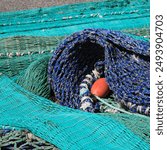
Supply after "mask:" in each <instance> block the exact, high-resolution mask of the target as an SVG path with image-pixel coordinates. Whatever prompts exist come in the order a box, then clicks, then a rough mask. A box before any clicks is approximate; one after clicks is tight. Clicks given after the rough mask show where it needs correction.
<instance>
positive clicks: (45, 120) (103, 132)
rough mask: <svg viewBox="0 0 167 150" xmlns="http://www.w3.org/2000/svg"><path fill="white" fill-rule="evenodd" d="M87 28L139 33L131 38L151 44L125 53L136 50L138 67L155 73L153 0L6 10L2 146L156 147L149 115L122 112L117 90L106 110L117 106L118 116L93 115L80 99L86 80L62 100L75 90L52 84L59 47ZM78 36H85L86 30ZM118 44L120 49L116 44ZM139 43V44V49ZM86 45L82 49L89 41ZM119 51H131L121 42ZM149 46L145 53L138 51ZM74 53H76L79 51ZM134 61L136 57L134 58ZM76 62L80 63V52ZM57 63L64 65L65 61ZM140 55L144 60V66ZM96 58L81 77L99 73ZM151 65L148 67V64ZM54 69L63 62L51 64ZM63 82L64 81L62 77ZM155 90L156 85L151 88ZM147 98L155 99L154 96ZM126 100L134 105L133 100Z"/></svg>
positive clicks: (2, 21) (1, 55) (0, 78)
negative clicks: (151, 57) (152, 60)
mask: <svg viewBox="0 0 167 150" xmlns="http://www.w3.org/2000/svg"><path fill="white" fill-rule="evenodd" d="M71 10H72V11H71ZM74 12H75V13H74ZM6 18H8V20H7V19H6ZM127 18H128V19H127ZM85 28H106V29H114V30H121V31H123V32H124V33H131V35H127V34H123V35H125V36H126V37H129V39H131V40H132V41H138V42H139V43H140V42H141V43H144V45H147V46H145V48H144V47H143V48H141V47H140V48H139V47H138V46H137V48H139V49H136V50H135V56H134V55H133V54H132V53H131V52H130V51H132V50H131V49H126V48H125V55H126V53H127V50H128V52H130V53H128V56H132V58H133V59H132V60H133V61H134V62H135V64H137V66H146V68H147V69H148V70H147V69H146V72H145V74H146V76H147V73H148V71H149V68H148V64H149V59H147V57H148V56H149V53H147V52H148V51H149V49H148V48H149V46H148V40H147V39H146V38H148V37H149V2H148V1H147V0H144V1H136V0H132V1H117V0H116V1H114V2H112V1H101V2H91V3H83V4H72V5H66V6H59V7H51V8H40V9H34V10H26V11H19V12H8V13H0V29H1V30H0V33H1V34H0V38H1V39H0V94H1V96H0V148H1V149H64V150H66V149H75V150H76V149H116V150H118V149H120V150H121V149H124V150H130V149H135V150H140V149H141V150H144V149H145V150H148V149H149V143H150V128H149V124H150V123H149V117H147V116H144V115H139V114H136V113H131V110H130V111H129V109H127V110H126V111H125V110H124V111H122V110H123V109H122V108H120V106H119V105H117V103H118V102H119V99H117V98H118V97H117V96H116V95H117V94H116V95H113V97H110V98H109V99H104V100H103V99H101V101H99V102H98V103H99V105H100V106H101V107H100V112H110V111H108V110H110V106H111V105H112V106H113V105H114V106H115V107H114V108H116V109H117V110H118V111H117V112H116V113H89V112H84V111H82V110H77V109H78V108H79V105H78V107H77V103H76V102H77V100H80V98H79V99H77V97H78V91H79V90H80V89H79V88H78V87H79V86H78V85H77V86H76V88H74V89H72V93H67V94H68V96H69V99H67V98H63V97H60V96H59V95H58V94H59V93H58V91H57V90H60V91H61V92H60V93H61V94H62V93H63V92H62V91H63V90H65V91H64V93H65V92H66V89H69V88H70V87H67V88H66V89H65V88H62V87H63V86H65V85H62V86H60V84H59V85H57V84H56V83H55V81H56V80H54V84H49V83H48V78H50V79H51V76H50V75H51V74H50V73H49V76H48V62H51V60H54V56H57V55H55V53H58V51H59V52H60V50H59V48H60V47H61V46H62V45H63V41H64V39H65V41H66V40H68V39H69V37H73V36H69V34H72V33H74V32H76V31H80V30H83V29H85ZM86 31H88V30H86ZM77 33H78V34H77V35H79V33H83V32H77ZM132 34H133V35H132ZM135 35H137V36H140V37H136V36H135ZM46 36H47V37H46ZM66 37H67V38H66ZM97 37H98V36H95V38H93V39H97ZM116 37H119V36H118V35H116ZM77 38H78V37H77ZM104 38H105V36H104ZM73 41H74V39H72V40H71V42H70V41H69V42H67V45H68V46H69V45H70V44H69V43H73ZM92 41H93V40H92ZM125 41H128V40H125ZM93 42H94V41H93ZM138 42H137V43H138ZM95 43H96V42H95ZM132 43H133V42H132ZM128 44H129V43H128ZM128 44H126V46H128ZM112 45H114V47H116V46H118V44H114V43H112ZM132 45H133V44H132ZM137 45H138V44H137ZM135 46H136V45H135V44H134V45H133V47H135ZM55 47H56V49H57V50H58V51H57V52H56V51H55ZM74 47H75V46H74V45H72V46H69V47H68V48H67V49H68V50H70V49H71V48H72V49H74ZM79 47H80V46H79ZM81 47H82V48H81V49H79V50H80V51H82V49H83V47H85V45H84V44H83V45H82V46H81ZM123 47H124V46H123ZM105 49H106V48H104V47H103V46H100V50H102V51H101V52H99V53H100V54H102V55H100V57H101V56H102V58H104V57H103V56H104V51H105ZM118 49H119V50H120V51H121V53H120V54H122V50H123V49H124V48H122V47H120V46H119V47H117V50H118ZM141 49H144V50H145V51H143V52H142V53H140V54H138V53H139V51H140V50H141ZM68 50H67V51H66V52H67V53H68V52H69V51H68ZM92 50H93V52H94V51H95V50H94V49H92ZM54 51H55V52H54ZM106 51H107V50H106ZM53 52H54V53H53ZM73 52H74V53H73V54H74V55H73V56H76V55H77V54H76V53H75V51H73ZM60 53H61V52H60ZM146 53H147V54H146ZM61 54H63V53H61ZM68 54H69V53H68ZM145 54H146V55H145ZM136 55H137V57H136ZM144 55H145V56H146V57H145V56H144ZM69 58H72V57H70V56H69ZM95 58H97V55H95ZM129 58H131V57H127V59H129ZM145 58H146V59H145ZM76 59H77V60H79V58H77V57H76ZM55 60H56V62H58V61H57V59H55ZM65 60H68V59H67V58H65ZM69 60H70V59H69ZM100 60H101V58H100ZM102 60H104V59H102ZM138 60H139V62H142V63H138V62H137V61H138ZM92 61H93V62H92V65H91V68H89V69H88V70H87V69H85V70H84V71H85V72H84V74H83V76H82V77H81V78H80V80H79V82H80V81H82V79H83V78H84V77H85V75H87V74H89V73H90V72H91V71H92V69H93V67H94V62H95V61H94V60H92ZM130 61H131V60H130ZM66 62H68V61H66ZM136 62H137V63H136ZM143 62H144V64H146V65H143ZM145 62H147V63H145ZM117 64H118V63H117ZM59 65H60V64H59ZM59 65H58V66H59ZM49 66H50V67H51V66H52V67H54V66H55V65H53V64H52V65H51V63H50V65H49ZM81 68H82V67H81ZM83 68H85V67H83ZM52 69H53V68H52ZM76 71H77V70H76ZM82 73H83V72H82ZM58 74H59V73H58ZM106 75H108V74H106ZM136 76H137V75H136ZM52 77H53V76H52ZM58 79H61V76H59V78H58ZM63 79H64V78H62V79H61V80H59V83H61V82H63V81H62V80H63ZM52 80H53V79H52ZM111 80H112V79H111ZM50 81H51V80H50ZM57 81H58V80H57ZM147 81H149V79H147ZM79 82H78V84H79ZM50 83H51V82H50ZM111 83H112V82H111ZM145 83H146V82H145ZM50 85H51V87H50ZM53 85H56V86H53ZM58 87H59V88H58ZM110 87H112V86H110ZM148 87H149V83H148V84H146V86H145V88H146V89H147V88H148ZM148 90H149V89H148ZM113 91H114V90H113ZM115 91H116V90H115ZM146 92H147V90H146ZM117 93H119V92H117ZM142 93H143V92H142ZM73 94H75V96H74V97H73ZM62 95H63V94H62ZM57 96H58V97H57ZM118 96H119V94H118ZM140 96H141V95H140ZM147 96H148V97H149V95H147V93H146V97H147ZM57 100H58V101H57ZM59 100H61V102H62V103H60V101H59ZM66 100H67V101H66ZM124 100H125V99H124ZM65 101H66V102H67V103H66V104H65V103H64V102H65ZM139 101H140V100H139ZM104 102H105V103H104ZM125 102H127V103H128V102H129V100H128V101H125ZM132 102H133V101H132ZM69 104H71V105H69ZM78 104H79V103H78ZM106 104H107V105H106ZM140 104H149V100H148V99H147V100H146V101H144V102H142V101H140ZM61 105H65V106H61ZM66 106H69V107H72V108H69V107H66ZM147 106H148V105H147ZM73 108H75V109H73ZM76 108H77V109H76ZM93 108H94V107H93ZM103 109H104V110H103ZM143 112H144V111H143Z"/></svg>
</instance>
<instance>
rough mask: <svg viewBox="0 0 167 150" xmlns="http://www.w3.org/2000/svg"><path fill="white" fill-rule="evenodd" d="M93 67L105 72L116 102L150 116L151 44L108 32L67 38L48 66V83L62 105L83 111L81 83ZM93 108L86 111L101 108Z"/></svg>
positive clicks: (100, 30)
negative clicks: (81, 106)
mask: <svg viewBox="0 0 167 150" xmlns="http://www.w3.org/2000/svg"><path fill="white" fill-rule="evenodd" d="M102 63H103V65H101V64H102ZM102 66H103V67H102ZM94 68H97V70H99V71H100V72H101V71H102V70H103V73H104V76H105V78H106V80H107V82H108V84H109V87H110V89H111V90H112V91H113V93H114V96H115V97H116V101H118V102H120V103H122V104H124V105H125V106H127V107H128V108H129V109H130V110H131V111H132V112H139V113H142V114H146V115H149V107H150V82H149V81H150V75H149V74H150V55H149V42H147V41H141V40H136V39H134V38H132V37H130V36H127V35H126V34H123V33H122V32H119V31H111V30H105V29H85V30H83V31H81V32H77V33H74V34H73V35H71V36H69V37H67V38H66V39H65V40H64V41H63V42H62V43H61V44H60V45H59V46H58V47H57V48H56V50H55V51H54V53H53V56H52V58H51V59H50V61H49V67H48V75H49V83H50V85H51V88H52V90H53V91H54V94H55V97H56V98H57V99H59V100H60V103H61V104H62V105H65V106H69V107H72V108H77V109H79V108H80V105H81V99H80V96H79V92H80V91H79V90H80V84H81V82H82V81H83V80H84V79H85V76H86V75H88V74H91V73H92V70H93V69H94ZM88 93H89V92H88ZM87 101H89V100H87ZM92 107H93V109H90V110H87V111H90V112H94V110H95V109H98V108H99V106H96V104H92ZM95 107H96V108H95Z"/></svg>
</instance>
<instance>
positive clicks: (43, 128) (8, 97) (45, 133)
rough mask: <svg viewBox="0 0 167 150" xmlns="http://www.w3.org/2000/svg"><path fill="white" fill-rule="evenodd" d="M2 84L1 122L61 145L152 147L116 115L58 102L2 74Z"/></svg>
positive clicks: (0, 90) (76, 147) (107, 147)
mask: <svg viewBox="0 0 167 150" xmlns="http://www.w3.org/2000/svg"><path fill="white" fill-rule="evenodd" d="M0 84H1V87H0V94H1V98H0V101H1V111H0V115H1V116H2V118H1V119H0V125H1V126H2V125H9V126H15V127H21V128H26V129H28V130H30V131H32V132H33V133H34V134H36V135H37V136H39V137H41V138H43V139H46V140H47V141H49V142H51V143H53V144H55V145H57V146H58V147H59V148H61V149H87V148H89V149H100V148H103V149H128V150H131V149H135V148H136V147H137V148H138V149H141V150H144V149H146V150H147V149H148V148H149V145H148V144H147V143H146V142H144V141H143V140H142V139H141V138H139V137H138V136H136V135H134V133H132V132H131V131H130V130H128V129H127V128H126V127H125V126H124V125H121V124H120V123H118V122H117V121H115V120H114V119H112V118H109V117H104V116H99V115H96V114H91V113H86V112H81V111H79V110H74V109H70V108H67V107H63V106H60V105H56V104H54V103H52V102H51V101H48V100H47V99H44V98H42V97H38V96H36V95H33V94H31V93H29V92H27V91H25V90H24V89H22V88H21V87H19V86H18V85H16V84H15V83H13V82H12V81H11V80H9V79H8V78H6V77H1V79H0ZM11 110H12V111H11ZM62 141H63V142H62Z"/></svg>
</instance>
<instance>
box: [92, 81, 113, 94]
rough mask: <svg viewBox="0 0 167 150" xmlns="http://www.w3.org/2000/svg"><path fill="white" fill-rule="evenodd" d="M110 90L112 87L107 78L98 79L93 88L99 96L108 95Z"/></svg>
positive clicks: (93, 91) (93, 92)
mask: <svg viewBox="0 0 167 150" xmlns="http://www.w3.org/2000/svg"><path fill="white" fill-rule="evenodd" d="M109 92H110V89H109V86H108V84H107V82H106V79H105V78H100V79H98V80H96V81H95V82H94V84H93V85H92V88H91V93H92V94H93V95H95V96H98V97H106V96H107V95H108V94H109Z"/></svg>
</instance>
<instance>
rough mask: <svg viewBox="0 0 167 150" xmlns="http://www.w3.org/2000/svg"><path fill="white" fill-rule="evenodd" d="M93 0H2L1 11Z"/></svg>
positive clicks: (0, 2) (0, 3) (0, 1)
mask: <svg viewBox="0 0 167 150" xmlns="http://www.w3.org/2000/svg"><path fill="white" fill-rule="evenodd" d="M89 1H93V0H0V12H3V11H16V10H23V9H31V8H39V7H49V6H55V5H63V4H71V3H77V2H89Z"/></svg>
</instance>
